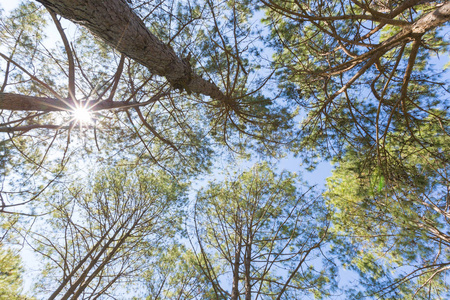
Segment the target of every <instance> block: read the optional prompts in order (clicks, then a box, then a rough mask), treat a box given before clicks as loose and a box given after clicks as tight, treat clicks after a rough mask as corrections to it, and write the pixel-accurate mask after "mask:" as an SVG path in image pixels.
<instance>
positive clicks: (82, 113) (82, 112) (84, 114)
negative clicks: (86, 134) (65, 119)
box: [72, 106, 92, 124]
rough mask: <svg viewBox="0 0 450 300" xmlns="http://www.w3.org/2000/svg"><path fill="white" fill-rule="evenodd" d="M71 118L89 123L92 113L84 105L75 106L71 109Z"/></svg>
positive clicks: (81, 122) (82, 122)
mask: <svg viewBox="0 0 450 300" xmlns="http://www.w3.org/2000/svg"><path fill="white" fill-rule="evenodd" d="M72 115H73V119H74V120H75V121H76V122H78V123H80V124H89V123H91V122H92V115H91V112H90V111H89V109H87V108H86V107H82V106H80V107H77V108H75V109H74V110H73V111H72Z"/></svg>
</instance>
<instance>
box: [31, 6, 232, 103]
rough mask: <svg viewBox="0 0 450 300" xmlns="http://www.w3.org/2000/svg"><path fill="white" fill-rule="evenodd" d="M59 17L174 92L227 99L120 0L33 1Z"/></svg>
mask: <svg viewBox="0 0 450 300" xmlns="http://www.w3.org/2000/svg"><path fill="white" fill-rule="evenodd" d="M37 1H38V2H40V3H42V4H44V5H45V6H46V7H48V8H49V9H51V10H53V11H54V12H56V13H57V14H59V15H61V16H62V17H64V18H66V19H69V20H71V21H73V22H75V23H78V24H80V25H82V26H84V27H86V28H87V29H89V31H91V32H92V33H93V34H94V35H95V36H97V37H99V38H100V39H102V40H103V41H105V42H106V43H108V44H109V45H111V46H112V47H113V48H115V49H117V50H118V51H119V52H121V53H123V54H125V55H127V56H128V57H130V58H131V59H133V60H135V61H137V62H139V63H140V64H142V65H144V66H145V67H147V68H148V69H149V71H150V72H152V73H153V74H156V75H160V76H164V77H165V78H166V79H167V80H168V81H169V82H170V84H171V85H172V86H173V87H174V88H177V89H181V90H183V89H184V90H186V91H188V92H194V93H199V94H202V95H207V96H210V97H211V98H214V99H217V100H225V101H226V99H227V97H226V96H225V95H224V94H223V93H222V92H221V91H220V90H219V88H218V87H217V86H216V85H215V84H213V83H211V82H209V81H207V80H204V79H203V78H201V77H200V76H198V75H197V74H194V73H193V71H192V69H191V66H190V65H189V62H188V61H187V60H185V59H182V58H180V57H178V56H177V54H176V53H175V52H174V50H173V49H172V48H171V47H170V46H168V45H166V44H165V43H163V42H162V41H160V40H159V39H158V38H157V37H156V36H155V35H153V34H152V33H151V32H150V31H149V30H148V29H147V27H146V26H145V24H144V22H143V21H142V20H141V19H140V18H139V17H138V16H137V15H136V14H135V13H134V12H133V11H132V9H131V8H130V7H129V6H128V5H127V4H126V2H125V1H124V0H37Z"/></svg>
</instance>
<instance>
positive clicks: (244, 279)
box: [195, 164, 334, 299]
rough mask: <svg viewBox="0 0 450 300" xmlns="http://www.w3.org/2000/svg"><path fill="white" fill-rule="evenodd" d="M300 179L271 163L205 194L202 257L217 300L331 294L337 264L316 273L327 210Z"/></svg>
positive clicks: (200, 207) (200, 205)
mask: <svg viewBox="0 0 450 300" xmlns="http://www.w3.org/2000/svg"><path fill="white" fill-rule="evenodd" d="M298 185H299V182H298V181H297V178H296V177H295V175H294V174H290V173H287V172H284V173H282V174H280V175H277V174H276V173H275V172H273V171H272V170H271V168H270V167H269V165H267V164H257V165H255V166H253V168H252V169H251V170H249V171H247V172H244V173H242V174H239V175H234V176H233V177H231V178H227V179H225V180H223V181H221V182H211V183H210V184H209V186H208V187H207V189H205V190H202V191H200V192H199V194H198V196H197V203H196V206H195V215H196V217H195V241H196V244H197V246H198V251H197V259H198V263H199V265H200V267H201V268H202V272H203V273H204V275H205V276H206V277H207V278H208V280H209V281H210V283H211V285H212V288H213V290H214V293H215V294H216V296H215V298H217V299H257V298H261V299H292V298H295V297H299V296H300V295H312V294H314V295H316V296H317V297H319V298H320V297H322V296H324V295H326V294H327V293H326V289H327V288H329V287H330V286H328V284H329V282H330V281H331V280H332V279H333V277H332V276H333V271H334V269H333V265H328V266H327V267H326V268H324V269H317V268H316V267H315V266H314V262H316V263H317V261H320V253H321V248H322V247H323V246H324V239H325V238H326V236H327V230H328V229H327V227H328V225H327V223H326V211H325V209H324V207H322V206H321V203H320V201H318V199H317V198H316V197H314V196H312V195H310V193H311V191H308V192H306V193H302V192H301V191H300V190H299V187H298Z"/></svg>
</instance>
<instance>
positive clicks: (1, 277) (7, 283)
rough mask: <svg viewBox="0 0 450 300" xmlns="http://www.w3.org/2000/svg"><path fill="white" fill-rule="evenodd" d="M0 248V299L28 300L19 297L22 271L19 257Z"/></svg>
mask: <svg viewBox="0 0 450 300" xmlns="http://www.w3.org/2000/svg"><path fill="white" fill-rule="evenodd" d="M0 246H1V248H0V299H2V300H21V299H28V298H26V297H24V296H21V292H22V273H23V269H22V263H21V259H20V256H19V255H18V254H16V253H15V252H14V251H13V250H12V249H7V248H5V247H4V246H3V245H1V244H0Z"/></svg>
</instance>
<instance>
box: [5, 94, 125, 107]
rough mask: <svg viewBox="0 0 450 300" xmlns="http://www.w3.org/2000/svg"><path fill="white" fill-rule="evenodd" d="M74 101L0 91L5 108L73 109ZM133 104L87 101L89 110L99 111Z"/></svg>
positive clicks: (84, 103) (82, 102) (80, 103)
mask: <svg viewBox="0 0 450 300" xmlns="http://www.w3.org/2000/svg"><path fill="white" fill-rule="evenodd" d="M75 105H76V104H75V103H74V102H72V101H70V100H61V99H55V98H43V97H33V96H25V95H18V94H11V93H0V109H5V110H20V111H61V110H67V111H70V110H73V108H74V107H75ZM79 105H86V102H84V101H80V102H79ZM127 106H133V104H132V103H131V104H130V103H126V102H112V101H101V102H89V105H88V107H89V109H90V110H91V111H99V110H105V109H113V108H122V107H127Z"/></svg>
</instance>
